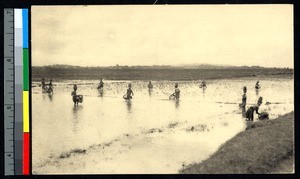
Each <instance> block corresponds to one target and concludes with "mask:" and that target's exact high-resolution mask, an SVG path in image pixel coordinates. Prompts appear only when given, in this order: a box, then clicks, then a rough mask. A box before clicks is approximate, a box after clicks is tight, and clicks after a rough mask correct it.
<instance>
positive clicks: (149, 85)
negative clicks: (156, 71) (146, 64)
mask: <svg viewBox="0 0 300 179" xmlns="http://www.w3.org/2000/svg"><path fill="white" fill-rule="evenodd" d="M148 89H149V90H150V89H153V85H152V83H151V81H149V83H148Z"/></svg>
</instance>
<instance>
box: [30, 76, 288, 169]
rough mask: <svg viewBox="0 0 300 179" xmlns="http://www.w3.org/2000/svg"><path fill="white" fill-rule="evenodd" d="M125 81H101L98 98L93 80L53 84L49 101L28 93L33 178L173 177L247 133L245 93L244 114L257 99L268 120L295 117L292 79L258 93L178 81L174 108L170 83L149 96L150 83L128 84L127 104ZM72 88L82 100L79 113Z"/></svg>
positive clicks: (235, 82)
mask: <svg viewBox="0 0 300 179" xmlns="http://www.w3.org/2000/svg"><path fill="white" fill-rule="evenodd" d="M128 82H129V81H104V83H105V84H104V92H103V94H99V91H98V90H97V89H96V88H97V85H98V81H91V80H90V81H60V82H54V84H55V86H54V94H53V95H52V96H49V95H47V94H43V93H42V90H41V88H40V87H32V171H33V173H34V174H45V173H177V172H178V170H179V169H181V168H182V167H184V166H186V165H188V164H191V163H193V162H199V161H201V160H204V159H206V158H207V157H209V155H211V154H212V153H213V152H215V151H216V150H217V149H218V147H219V146H220V145H221V144H223V143H224V142H226V141H227V140H229V139H230V138H232V137H233V136H235V135H236V134H237V133H239V132H240V131H243V130H244V129H245V127H246V124H245V120H244V119H243V117H242V110H241V109H240V108H239V107H238V103H240V102H241V98H242V87H243V86H247V88H248V93H247V103H248V104H249V105H248V107H249V106H250V104H254V103H256V101H257V99H258V97H259V96H262V97H263V105H262V106H261V107H260V109H259V111H267V112H268V113H269V114H270V118H276V117H278V115H283V114H285V113H288V112H291V111H293V110H294V94H293V93H294V86H293V79H260V85H261V87H262V89H261V90H260V91H259V94H257V93H256V91H255V89H254V85H255V82H256V79H246V78H243V79H230V80H228V79H227V80H212V81H207V86H208V88H207V89H206V90H205V91H203V90H202V89H200V88H199V82H198V81H184V82H179V89H180V90H181V98H180V101H179V102H176V101H172V100H168V96H169V95H170V94H171V93H173V92H174V82H169V81H153V85H154V89H153V91H152V92H149V91H148V89H147V81H132V82H131V83H132V90H133V92H134V96H133V100H132V101H130V102H126V101H125V100H124V99H123V98H122V96H123V95H124V94H125V92H126V89H127V83H128ZM72 84H77V85H78V90H77V91H78V92H77V94H81V95H83V96H84V98H83V103H80V104H79V107H74V106H73V102H72V97H71V92H72V89H73V86H72ZM32 86H38V83H36V82H34V83H33V84H32ZM267 101H268V102H271V103H272V104H270V105H266V104H265V102H267ZM278 102H279V103H280V104H274V103H278ZM255 118H257V115H255ZM255 120H256V119H255Z"/></svg>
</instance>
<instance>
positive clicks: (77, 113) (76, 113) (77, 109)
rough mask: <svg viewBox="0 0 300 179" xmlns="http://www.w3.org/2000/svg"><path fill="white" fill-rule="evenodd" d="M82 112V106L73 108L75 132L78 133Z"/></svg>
mask: <svg viewBox="0 0 300 179" xmlns="http://www.w3.org/2000/svg"><path fill="white" fill-rule="evenodd" d="M81 110H82V106H77V107H76V106H73V109H72V115H73V119H72V120H73V132H74V133H76V132H77V131H78V122H79V118H80V111H81Z"/></svg>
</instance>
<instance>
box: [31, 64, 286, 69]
mask: <svg viewBox="0 0 300 179" xmlns="http://www.w3.org/2000/svg"><path fill="white" fill-rule="evenodd" d="M32 68H53V69H97V68H99V69H263V68H265V67H261V66H230V65H210V64H181V65H177V66H171V65H153V66H140V65H137V66H127V65H124V66H121V65H115V66H93V67H89V66H86V67H83V66H73V65H60V64H54V65H48V66H33V67H32ZM266 69H276V67H274V68H266ZM287 69H289V68H287Z"/></svg>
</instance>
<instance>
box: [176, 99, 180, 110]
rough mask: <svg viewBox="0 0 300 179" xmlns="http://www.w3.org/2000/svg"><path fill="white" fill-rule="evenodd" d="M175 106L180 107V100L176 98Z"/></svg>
mask: <svg viewBox="0 0 300 179" xmlns="http://www.w3.org/2000/svg"><path fill="white" fill-rule="evenodd" d="M175 107H176V108H177V109H178V108H179V100H175Z"/></svg>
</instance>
